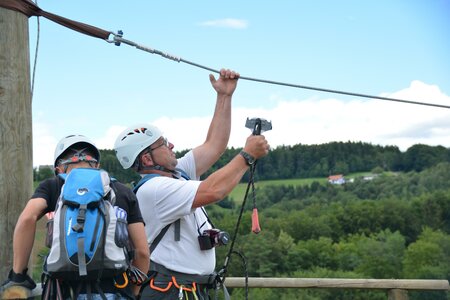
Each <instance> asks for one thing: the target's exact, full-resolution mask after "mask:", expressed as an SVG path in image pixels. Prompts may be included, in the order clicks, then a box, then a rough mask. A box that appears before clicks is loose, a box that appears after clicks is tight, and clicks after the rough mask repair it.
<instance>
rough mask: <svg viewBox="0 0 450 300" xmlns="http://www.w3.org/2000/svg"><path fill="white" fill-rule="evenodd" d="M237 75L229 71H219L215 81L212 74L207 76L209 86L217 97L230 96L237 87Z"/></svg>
mask: <svg viewBox="0 0 450 300" xmlns="http://www.w3.org/2000/svg"><path fill="white" fill-rule="evenodd" d="M238 78H239V73H237V72H234V71H232V70H230V69H221V70H220V75H219V78H218V79H217V80H216V78H215V77H214V75H213V74H209V80H210V81H211V85H212V86H213V88H214V89H215V90H216V92H217V94H218V95H224V96H232V95H233V93H234V90H235V89H236V86H237V79H238Z"/></svg>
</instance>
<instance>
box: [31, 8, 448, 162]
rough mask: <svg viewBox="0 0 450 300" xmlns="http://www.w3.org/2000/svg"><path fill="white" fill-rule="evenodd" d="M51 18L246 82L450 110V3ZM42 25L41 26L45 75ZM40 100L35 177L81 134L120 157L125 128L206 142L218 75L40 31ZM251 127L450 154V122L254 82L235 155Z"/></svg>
mask: <svg viewBox="0 0 450 300" xmlns="http://www.w3.org/2000/svg"><path fill="white" fill-rule="evenodd" d="M38 4H39V6H40V7H41V8H42V9H43V10H46V11H48V12H52V13H55V14H58V15H60V16H63V17H66V18H69V19H72V20H76V21H80V22H84V23H87V24H90V25H93V26H96V27H100V28H102V29H105V30H111V31H114V32H116V31H117V30H119V29H120V30H123V32H124V38H126V39H128V40H131V41H134V42H136V43H138V44H142V45H144V46H148V47H151V48H155V49H158V50H160V51H163V52H166V53H170V54H172V55H175V56H179V57H182V58H183V59H186V60H189V61H192V62H195V63H198V64H201V65H205V66H207V67H210V68H213V69H220V68H221V67H226V68H230V69H234V70H236V71H238V72H240V73H241V75H243V76H247V77H253V78H258V79H267V80H273V81H280V82H286V83H292V84H298V85H306V86H313V87H321V88H327V89H336V90H342V91H349V92H355V93H362V94H370V95H377V96H385V97H394V98H402V99H408V100H414V101H423V102H432V103H439V104H444V105H450V55H449V53H450V35H449V33H448V31H449V28H450V18H448V12H449V11H450V0H431V1H425V0H423V1H417V0H408V1H406V0H398V1H387V0H381V1H379V0H377V1H321V0H319V1H235V0H231V1H226V2H217V1H149V0H145V1H144V0H140V1H128V2H122V1H120V2H119V1H104V0H98V1H86V0H77V1H74V0H65V1H49V0H40V1H39V2H38ZM36 23H37V19H36V17H32V18H30V19H29V28H30V31H29V34H30V63H31V67H32V66H33V63H34V55H35V46H36V37H37V26H36ZM40 25H41V26H40V39H39V50H38V57H37V69H36V78H35V85H34V96H33V130H34V132H33V136H34V141H33V153H34V165H35V166H36V165H40V164H51V163H52V162H53V161H52V160H53V150H54V147H55V145H56V143H57V141H58V140H59V139H60V138H62V137H64V136H66V135H68V134H73V133H79V134H84V135H86V136H89V137H90V138H91V139H92V140H93V141H94V142H95V143H96V144H97V145H98V146H99V148H103V149H105V148H107V149H111V148H112V146H113V144H114V140H115V137H116V136H117V134H118V133H119V132H120V131H121V130H122V129H124V128H125V127H127V126H129V125H132V124H135V123H140V122H149V123H154V124H156V125H158V126H160V127H161V128H162V130H163V131H164V133H165V135H166V136H167V137H168V139H169V140H170V141H172V142H173V143H174V144H175V147H176V148H175V150H182V149H186V148H192V147H194V146H196V145H198V144H200V143H201V142H202V141H203V139H204V137H205V136H206V131H207V126H208V124H209V121H210V117H211V115H212V111H213V109H214V104H215V92H214V90H213V89H212V87H211V86H210V83H209V79H208V75H209V73H210V72H209V71H205V70H203V69H199V68H196V67H193V66H190V65H187V64H184V63H177V62H174V61H171V60H168V59H165V58H163V57H161V56H158V55H154V54H149V53H146V52H143V51H140V50H137V49H135V48H133V47H130V46H128V45H121V46H120V47H117V46H115V45H113V44H109V43H107V42H105V41H102V40H100V39H96V38H92V37H89V36H86V35H83V34H80V33H78V32H75V31H72V30H70V29H67V28H65V27H62V26H60V25H58V24H56V23H53V22H51V21H49V20H47V19H44V18H41V19H40ZM247 117H263V118H266V119H269V120H271V121H272V123H273V130H272V131H270V132H267V133H266V136H267V138H268V140H269V142H270V144H271V145H272V147H276V146H279V145H294V144H299V143H302V144H320V143H326V142H331V141H363V142H368V143H372V144H380V145H396V146H398V147H400V149H401V150H403V151H404V150H406V149H407V148H408V147H409V146H411V145H413V144H417V143H424V144H429V145H443V146H446V147H450V110H449V109H443V108H435V107H425V106H419V105H408V104H401V103H394V102H386V101H381V100H372V99H366V98H358V97H352V96H343V95H337V94H330V93H322V92H316V91H310V90H303V89H297V88H291V87H285V86H278V85H270V84H264V83H257V82H252V81H246V80H240V81H239V84H238V88H237V90H236V92H235V96H234V98H233V125H232V133H231V138H230V142H229V146H234V147H241V146H243V144H244V142H245V138H246V136H247V135H249V134H250V131H249V130H248V129H246V128H245V127H244V124H245V119H246V118H247Z"/></svg>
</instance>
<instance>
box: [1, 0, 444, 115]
mask: <svg viewBox="0 0 450 300" xmlns="http://www.w3.org/2000/svg"><path fill="white" fill-rule="evenodd" d="M0 7H4V8H6V9H11V10H15V11H18V12H20V13H23V14H25V15H26V16H28V17H31V16H37V17H39V16H43V17H45V18H47V19H49V20H52V21H53V22H56V23H58V24H60V25H62V26H65V27H68V28H70V29H72V30H75V31H78V32H81V33H83V34H86V35H89V36H92V37H95V38H99V39H102V40H105V41H106V42H108V43H114V44H115V45H116V46H120V44H121V43H125V44H127V45H130V46H133V47H136V48H137V49H140V50H143V51H146V52H149V53H152V54H158V55H161V56H163V57H165V58H168V59H172V60H175V61H177V62H184V63H186V64H190V65H192V66H195V67H198V68H202V69H205V70H209V71H211V72H214V73H219V71H218V70H215V69H212V68H208V67H205V66H203V65H200V64H197V63H194V62H191V61H188V60H185V59H182V58H180V57H176V56H173V55H170V54H167V53H164V52H162V51H159V50H156V49H152V48H149V47H145V46H142V45H139V44H137V43H135V42H132V41H129V40H126V39H123V38H122V36H123V32H122V31H121V30H119V31H118V32H117V33H114V32H112V31H108V30H104V29H101V28H98V27H95V26H92V25H89V24H85V23H81V22H77V21H73V20H70V19H67V18H64V17H61V16H58V15H55V14H52V13H49V12H47V11H45V10H42V9H40V8H39V7H38V6H37V3H34V2H32V1H31V0H1V1H0ZM111 35H112V36H113V39H112V40H111V39H110V36H111ZM240 79H243V80H251V81H256V82H262V83H269V84H277V85H283V86H289V87H295V88H301V89H308V90H315V91H320V92H326V93H334V94H342V95H349V96H356V97H363V98H370V99H379V100H386V101H394V102H400V103H407V104H417V105H424V106H433V107H439V108H450V106H448V105H443V104H437V103H427V102H421V101H412V100H404V99H397V98H389V97H380V96H373V95H367V94H360V93H353V92H345V91H339V90H333V89H325V88H318V87H312V86H306V85H299V84H292V83H285V82H278V81H273V80H265V79H257V78H251V77H245V76H240Z"/></svg>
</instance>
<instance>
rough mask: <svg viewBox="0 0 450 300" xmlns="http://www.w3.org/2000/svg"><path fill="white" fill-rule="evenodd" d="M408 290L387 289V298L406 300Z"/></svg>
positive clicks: (390, 299) (389, 299)
mask: <svg viewBox="0 0 450 300" xmlns="http://www.w3.org/2000/svg"><path fill="white" fill-rule="evenodd" d="M408 299H409V298H408V291H407V290H400V289H392V290H388V300H408Z"/></svg>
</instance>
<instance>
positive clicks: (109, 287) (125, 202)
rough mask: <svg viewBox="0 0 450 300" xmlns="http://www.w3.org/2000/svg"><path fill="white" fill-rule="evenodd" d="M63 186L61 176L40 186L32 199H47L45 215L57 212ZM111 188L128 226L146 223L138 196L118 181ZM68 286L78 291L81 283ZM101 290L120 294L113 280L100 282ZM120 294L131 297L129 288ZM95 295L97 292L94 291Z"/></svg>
mask: <svg viewBox="0 0 450 300" xmlns="http://www.w3.org/2000/svg"><path fill="white" fill-rule="evenodd" d="M63 184H64V179H62V178H61V177H60V176H56V177H53V178H49V179H46V180H44V181H43V182H41V183H40V184H39V186H38V187H37V188H36V190H35V191H34V193H33V195H32V196H31V198H32V199H33V198H43V199H45V200H46V201H47V209H46V210H45V211H44V213H48V212H52V211H54V210H55V207H56V203H57V201H58V198H59V195H60V193H61V188H62V186H63ZM111 187H112V188H113V190H114V192H115V193H116V203H115V205H117V206H119V207H120V208H122V209H124V210H125V211H126V212H127V222H128V224H133V223H139V222H142V223H144V220H143V218H142V215H141V210H140V209H139V202H138V201H137V199H136V195H135V194H134V193H133V191H132V190H131V189H129V188H128V187H126V186H125V185H124V184H122V183H120V182H118V181H111ZM68 284H70V285H71V286H72V288H73V289H77V286H78V284H79V282H68ZM100 288H101V289H102V291H103V292H104V293H117V292H118V290H117V289H116V288H115V287H114V282H112V280H102V281H101V282H100ZM119 292H120V293H121V294H122V295H123V296H131V290H130V289H129V286H128V287H127V288H125V289H123V290H120V291H119ZM81 293H85V288H84V287H83V288H82V289H81ZM93 293H96V292H95V291H93ZM130 298H131V297H130Z"/></svg>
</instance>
